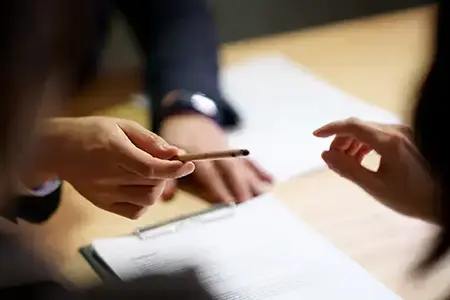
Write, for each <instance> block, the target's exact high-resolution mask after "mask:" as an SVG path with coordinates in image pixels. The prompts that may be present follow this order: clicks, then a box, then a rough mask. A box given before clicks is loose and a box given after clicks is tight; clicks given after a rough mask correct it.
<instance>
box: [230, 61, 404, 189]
mask: <svg viewBox="0 0 450 300" xmlns="http://www.w3.org/2000/svg"><path fill="white" fill-rule="evenodd" d="M222 83H223V84H222V86H223V91H224V93H225V95H226V98H227V99H228V100H229V101H230V102H231V104H232V105H233V106H234V107H236V109H237V111H238V112H239V114H240V115H241V116H242V119H243V122H244V123H243V126H242V128H241V129H240V130H237V131H236V132H232V133H231V134H230V142H231V144H232V145H233V146H236V147H239V148H248V149H249V150H250V151H251V155H252V158H253V159H255V160H256V161H257V162H259V163H260V164H261V165H262V166H263V167H265V168H266V169H267V170H268V171H269V172H271V173H272V174H273V175H274V177H275V179H276V180H278V181H283V180H286V179H289V178H291V177H293V176H295V175H301V174H304V173H307V172H310V171H313V170H316V169H318V168H322V167H324V166H325V164H324V163H323V162H322V160H321V158H320V155H321V153H322V151H323V150H325V149H327V148H328V146H329V140H321V139H318V138H315V137H314V136H313V135H312V132H313V131H314V130H315V129H317V128H318V127H320V126H322V125H325V124H326V123H328V122H330V121H335V120H339V119H344V118H348V117H351V116H354V117H358V118H361V119H365V120H372V121H378V122H385V123H399V118H397V117H396V116H394V115H393V114H390V113H388V112H386V111H384V110H382V109H380V108H377V107H374V106H371V105H368V104H366V103H364V102H362V101H359V100H358V99H356V98H355V97H352V96H350V95H348V94H345V93H343V92H342V91H340V90H338V89H336V88H335V87H333V86H331V85H330V84H328V83H327V82H325V81H324V80H321V79H319V78H317V77H315V76H314V75H312V74H311V73H309V72H308V71H307V70H305V69H304V68H302V67H300V66H298V65H297V64H295V63H294V62H292V61H290V60H289V59H287V58H286V57H284V56H281V55H277V54H275V55H269V56H264V57H259V58H254V59H252V60H249V61H247V62H244V63H241V64H238V65H235V66H232V67H230V68H229V69H227V70H225V71H224V72H223V74H222ZM293 156H295V159H293V158H292V157H293Z"/></svg>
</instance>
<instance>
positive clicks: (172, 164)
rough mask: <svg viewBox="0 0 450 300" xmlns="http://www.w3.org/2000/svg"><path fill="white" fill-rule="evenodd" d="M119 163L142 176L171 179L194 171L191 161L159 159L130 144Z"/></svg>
mask: <svg viewBox="0 0 450 300" xmlns="http://www.w3.org/2000/svg"><path fill="white" fill-rule="evenodd" d="M120 165H121V166H122V167H123V168H125V169H127V170H129V171H130V172H133V173H135V174H137V175H140V176H142V177H144V178H151V179H173V178H180V177H183V176H186V175H188V174H190V173H192V172H193V171H194V168H195V166H194V164H193V163H192V162H187V163H182V162H180V161H175V160H165V159H159V158H156V157H153V156H151V155H150V154H148V153H147V152H145V151H143V150H141V149H139V148H137V147H135V146H134V145H131V146H129V147H127V149H126V150H125V151H124V152H123V153H122V155H121V158H120Z"/></svg>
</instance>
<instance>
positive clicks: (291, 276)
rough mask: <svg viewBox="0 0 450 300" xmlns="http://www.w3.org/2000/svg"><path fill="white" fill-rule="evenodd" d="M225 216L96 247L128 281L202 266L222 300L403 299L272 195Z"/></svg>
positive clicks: (95, 244) (202, 273) (104, 241)
mask: <svg viewBox="0 0 450 300" xmlns="http://www.w3.org/2000/svg"><path fill="white" fill-rule="evenodd" d="M216 213H217V212H216ZM219 216H220V215H219ZM224 216H225V217H224ZM224 216H220V217H218V216H214V212H213V213H211V215H208V214H206V215H203V216H198V217H193V218H191V219H187V220H184V221H179V222H175V223H172V224H168V225H166V226H164V227H161V228H157V229H155V230H153V231H149V232H148V233H147V234H148V236H146V239H141V238H139V237H136V236H133V235H130V236H124V237H119V238H111V239H100V240H96V241H94V242H93V247H94V249H95V251H96V252H97V254H98V256H99V257H101V259H103V261H104V262H105V263H106V264H107V265H109V266H110V268H111V269H112V270H113V271H114V272H115V273H116V274H117V276H119V277H120V278H121V279H122V280H125V281H126V280H130V279H133V278H136V277H141V276H144V275H146V274H151V273H154V272H176V271H177V270H181V269H183V268H186V267H195V268H197V269H198V271H199V275H200V279H201V281H202V282H203V284H204V285H205V286H206V287H207V288H208V289H209V290H210V291H211V292H212V293H213V294H214V295H216V296H217V297H218V299H223V300H247V299H248V300H250V299H251V300H253V299H258V300H264V299H271V300H285V299H286V300H287V299H292V300H298V299H305V300H325V299H345V300H363V299H364V300H400V299H401V298H400V297H398V296H397V295H395V294H394V293H393V292H391V291H390V290H389V289H388V288H386V287H385V286H384V285H383V284H381V283H380V282H377V281H376V280H375V279H374V278H372V277H371V276H370V275H369V274H368V273H367V272H366V271H365V270H364V269H363V268H362V267H360V266H359V265H358V264H357V263H355V262H354V261H352V260H351V259H349V258H348V257H346V256H345V255H344V254H342V253H341V252H340V251H339V250H337V249H336V248H335V247H334V246H333V245H331V244H330V243H328V242H327V241H326V240H324V239H323V238H322V237H321V236H320V235H319V234H318V233H316V232H314V231H313V230H311V229H310V228H309V227H308V226H307V225H305V224H304V223H302V222H301V221H300V220H299V219H298V218H297V217H296V216H295V215H294V214H293V213H291V212H290V211H289V210H288V209H287V208H285V207H284V206H283V204H282V203H280V202H279V201H278V200H277V199H275V198H274V197H273V196H272V195H270V194H267V195H264V196H260V197H257V198H255V199H254V200H251V201H249V202H246V203H243V204H240V205H238V206H237V207H236V208H235V209H233V211H232V213H231V211H229V212H228V215H226V214H225V215H224ZM144 237H145V236H144Z"/></svg>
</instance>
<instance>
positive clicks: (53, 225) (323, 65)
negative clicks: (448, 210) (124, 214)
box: [23, 7, 450, 299]
mask: <svg viewBox="0 0 450 300" xmlns="http://www.w3.org/2000/svg"><path fill="white" fill-rule="evenodd" d="M433 15H434V7H428V8H421V9H415V10H410V11H405V12H399V13H395V14H390V15H386V16H379V17H373V18H367V19H364V20H359V21H351V22H344V23H340V24H337V25H333V26H327V27H323V28H316V29H311V30H306V31H302V32H294V33H291V34H286V35H281V36H274V37H268V38H264V39H258V40H253V41H246V42H242V43H238V44H233V45H227V46H225V47H224V49H223V64H224V65H229V64H231V63H234V62H237V61H240V60H242V59H245V58H247V57H250V56H252V55H255V54H260V53H265V52H274V51H276V52H281V53H283V54H285V55H287V56H289V57H290V58H291V59H293V60H294V61H296V62H298V63H300V64H303V65H305V66H306V67H308V68H309V69H311V70H312V71H313V72H315V73H316V74H318V75H320V76H322V77H324V78H326V79H327V80H329V81H330V82H331V83H333V84H334V85H336V86H338V87H340V88H342V89H343V90H345V91H347V92H350V93H352V94H354V95H356V96H358V97H360V98H361V99H364V100H365V101H369V102H371V103H376V104H378V105H380V106H382V107H384V108H386V109H389V110H391V111H393V112H395V113H398V114H400V115H402V116H405V117H406V116H407V115H408V113H409V109H410V105H411V103H413V99H414V96H413V92H414V88H415V86H416V84H417V82H418V80H420V78H421V76H422V74H423V70H424V68H425V67H426V66H427V63H428V54H429V50H430V49H429V47H428V45H429V42H430V39H431V32H432V30H433V27H432V20H433ZM121 82H123V81H121ZM123 84H124V86H128V87H130V86H134V87H135V86H136V85H133V84H130V83H129V82H128V84H127V83H123ZM103 86H105V84H103ZM106 87H108V84H106ZM115 88H116V89H117V87H116V86H115ZM124 89H126V88H124ZM94 94H95V93H94ZM96 95H97V97H101V96H99V94H96ZM100 95H101V93H100ZM91 96H92V95H91ZM105 97H106V96H105ZM108 113H109V114H115V115H121V116H124V117H129V118H133V119H136V120H138V121H142V122H145V119H146V115H145V114H144V113H143V112H142V110H138V109H136V108H133V107H132V106H126V107H123V106H117V107H113V108H111V109H110V110H109V111H108ZM318 155H319V154H318ZM274 193H275V195H276V196H277V197H278V198H279V199H281V200H282V201H283V202H284V203H286V205H288V206H289V207H290V208H291V209H292V210H294V211H295V212H296V213H298V215H299V216H300V217H301V218H302V219H303V220H305V221H306V222H307V223H309V224H310V225H311V226H312V227H313V228H315V229H316V230H317V231H319V232H320V233H322V234H323V235H324V236H325V237H326V238H327V239H329V240H330V241H331V242H333V243H334V244H335V245H336V246H337V247H338V248H340V249H341V250H342V251H343V252H344V253H346V254H347V255H349V256H351V257H352V258H353V259H355V260H356V261H357V262H358V263H360V264H361V265H362V266H363V267H364V268H366V269H367V270H368V271H369V272H370V273H371V274H373V276H375V277H376V278H377V279H378V280H380V281H382V282H383V283H385V284H386V285H388V286H389V287H390V288H391V289H393V290H394V291H395V292H397V293H398V294H399V295H401V296H402V297H404V299H432V298H434V297H435V296H437V295H441V294H442V292H443V291H444V289H445V287H446V282H447V281H450V268H448V267H447V268H445V267H443V268H441V269H439V270H437V271H436V272H435V273H433V274H432V275H431V276H430V277H428V278H427V280H424V281H417V280H416V281H415V280H413V279H412V278H411V276H409V275H408V274H409V273H408V272H409V270H410V268H411V267H412V266H413V265H412V264H413V262H414V261H417V259H418V258H420V257H421V255H422V253H423V251H421V250H420V249H421V248H422V246H423V245H426V243H427V242H428V241H429V240H430V234H431V228H430V227H429V226H428V225H426V224H423V223H422V222H419V221H416V220H411V219H407V218H404V217H401V216H399V215H397V214H395V213H393V212H391V211H389V210H387V209H385V208H384V207H382V206H381V205H379V204H378V203H376V202H375V201H374V200H373V199H371V198H370V197H369V196H367V195H366V194H365V193H364V192H362V191H361V190H360V189H358V188H357V187H355V186H354V185H352V184H350V183H349V182H347V181H345V180H342V179H341V178H339V177H338V176H336V175H334V174H332V173H331V172H330V171H328V170H326V171H323V172H318V173H315V174H311V175H309V176H304V177H302V178H296V179H294V180H291V181H290V182H287V183H283V184H280V185H279V186H277V187H275V189H274ZM205 207H206V205H205V204H204V203H202V202H201V201H199V200H198V199H196V198H195V197H193V196H190V195H188V194H186V193H183V192H180V193H179V194H178V195H177V197H176V199H175V201H173V202H171V203H169V204H157V205H155V206H154V207H153V208H152V209H150V210H149V212H148V213H147V214H146V215H144V216H143V217H142V218H141V219H140V220H138V221H128V220H125V219H123V218H120V217H116V216H114V215H111V214H108V213H105V212H103V211H100V210H99V209H96V208H94V207H93V206H92V205H91V204H90V203H89V202H88V201H85V200H84V199H83V198H82V197H81V196H79V195H78V194H77V193H76V192H75V191H74V190H73V189H72V188H71V187H70V186H69V185H66V186H65V188H64V197H63V203H62V205H61V207H60V209H59V210H58V212H57V213H56V215H55V216H54V217H53V218H52V220H50V221H49V222H48V223H47V224H45V225H42V226H30V225H27V224H24V225H23V226H24V227H27V228H28V229H31V231H32V233H33V239H32V241H35V242H36V244H37V245H38V244H39V245H43V246H42V247H41V248H42V249H43V251H44V252H45V253H46V254H47V257H51V258H52V259H55V260H56V261H57V262H58V263H59V267H60V269H61V271H62V272H63V273H64V274H65V275H66V276H67V277H68V278H69V279H70V280H72V281H74V282H76V283H78V284H81V285H84V284H88V283H92V282H95V281H96V280H98V279H97V277H96V276H95V274H94V273H93V271H92V270H91V269H90V267H89V266H88V264H87V263H86V262H85V261H84V260H83V258H82V257H81V256H80V255H79V254H78V253H77V249H78V248H79V247H80V246H82V245H84V244H88V243H89V242H90V241H91V240H92V239H94V238H99V237H106V236H115V235H117V234H120V233H127V232H129V231H130V230H131V229H133V228H134V227H135V226H137V225H138V224H140V225H143V224H148V223H156V222H159V221H162V220H166V219H168V218H172V217H175V216H178V215H179V214H181V213H188V212H193V211H197V210H201V209H203V208H205ZM305 246H307V245H305ZM446 265H448V264H446Z"/></svg>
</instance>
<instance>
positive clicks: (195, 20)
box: [119, 0, 237, 128]
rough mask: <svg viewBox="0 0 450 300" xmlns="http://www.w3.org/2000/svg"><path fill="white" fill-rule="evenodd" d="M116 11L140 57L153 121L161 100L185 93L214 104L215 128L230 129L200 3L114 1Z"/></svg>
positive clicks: (213, 41) (232, 118)
mask: <svg viewBox="0 0 450 300" xmlns="http://www.w3.org/2000/svg"><path fill="white" fill-rule="evenodd" d="M150 3H151V4H150ZM119 6H120V8H121V10H122V11H123V12H124V14H125V15H126V17H127V19H128V22H129V23H130V25H131V27H132V28H133V30H134V32H135V33H136V36H137V38H138V40H139V43H140V44H141V46H142V49H143V51H144V54H145V57H146V76H145V88H146V92H147V93H148V95H149V96H150V100H151V109H152V113H153V115H154V117H153V120H154V121H155V120H156V121H158V120H157V119H158V118H155V116H156V115H158V114H159V112H160V111H161V103H162V101H163V99H164V98H165V97H166V95H168V94H169V93H170V92H171V91H174V90H188V91H191V92H200V93H203V94H206V95H207V96H208V97H209V98H210V99H212V100H213V101H215V102H216V105H217V107H218V109H219V112H220V113H219V117H218V119H219V120H218V121H219V123H220V125H223V126H227V125H235V123H237V115H236V114H235V112H234V110H233V109H232V108H231V107H230V106H229V105H228V103H226V101H224V100H223V96H222V94H221V92H220V87H219V86H220V84H219V63H218V47H219V43H218V38H217V33H216V30H215V24H214V21H213V18H212V15H211V13H210V11H209V9H208V7H207V5H206V1H204V0H185V1H178V0H166V1H142V0H141V1H133V2H132V3H130V2H126V1H119ZM140 19H142V20H144V19H145V21H142V20H141V21H139V20H140ZM159 121H161V120H159ZM154 125H155V124H154ZM156 127H158V126H156ZM156 127H155V126H154V128H156Z"/></svg>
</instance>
